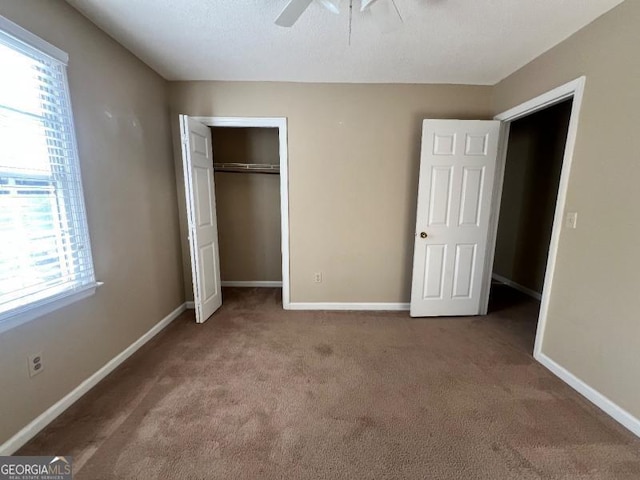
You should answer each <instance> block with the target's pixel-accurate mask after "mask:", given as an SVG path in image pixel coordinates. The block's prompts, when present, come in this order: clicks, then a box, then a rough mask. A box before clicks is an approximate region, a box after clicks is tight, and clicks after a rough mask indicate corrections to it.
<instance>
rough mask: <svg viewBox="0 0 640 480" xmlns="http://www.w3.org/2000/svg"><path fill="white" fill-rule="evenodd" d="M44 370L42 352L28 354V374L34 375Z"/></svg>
mask: <svg viewBox="0 0 640 480" xmlns="http://www.w3.org/2000/svg"><path fill="white" fill-rule="evenodd" d="M42 370H44V362H43V360H42V352H40V353H34V354H33V355H29V376H30V377H35V376H36V375H38V374H39V373H40V372H42Z"/></svg>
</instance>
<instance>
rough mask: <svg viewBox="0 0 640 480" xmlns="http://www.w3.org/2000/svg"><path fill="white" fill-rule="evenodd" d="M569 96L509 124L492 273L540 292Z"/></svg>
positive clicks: (558, 178)
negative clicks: (558, 102)
mask: <svg viewBox="0 0 640 480" xmlns="http://www.w3.org/2000/svg"><path fill="white" fill-rule="evenodd" d="M571 104H572V101H571V100H567V101H565V102H563V103H560V104H558V105H554V106H552V107H549V108H547V109H545V110H542V111H540V112H537V113H534V114H533V115H530V116H528V117H525V118H523V119H520V120H517V121H515V122H513V123H512V124H511V130H510V132H509V144H508V147H507V161H506V165H505V172H504V187H503V190H502V202H501V206H500V220H499V223H498V237H497V243H496V256H495V262H494V267H493V272H494V273H496V274H498V275H500V276H502V277H504V278H506V279H508V280H511V281H512V282H515V283H517V284H518V285H521V286H523V287H526V288H528V289H530V290H533V291H534V292H538V293H542V286H543V283H544V274H545V271H546V265H547V257H548V255H549V242H550V241H551V230H552V228H553V217H554V214H555V207H556V198H557V196H558V185H559V183H560V171H561V169H562V160H563V156H564V150H565V144H566V142H567V131H568V128H569V120H570V117H571Z"/></svg>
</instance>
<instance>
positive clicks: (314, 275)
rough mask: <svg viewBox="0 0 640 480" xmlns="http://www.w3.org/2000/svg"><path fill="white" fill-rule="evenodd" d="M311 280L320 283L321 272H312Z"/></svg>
mask: <svg viewBox="0 0 640 480" xmlns="http://www.w3.org/2000/svg"><path fill="white" fill-rule="evenodd" d="M313 281H314V282H316V283H322V272H316V273H314V274H313Z"/></svg>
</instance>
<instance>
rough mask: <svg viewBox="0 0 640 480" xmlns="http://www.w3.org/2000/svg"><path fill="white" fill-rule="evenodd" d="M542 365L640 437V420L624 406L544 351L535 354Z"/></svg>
mask: <svg viewBox="0 0 640 480" xmlns="http://www.w3.org/2000/svg"><path fill="white" fill-rule="evenodd" d="M534 356H535V358H536V360H538V361H539V362H540V363H541V364H542V365H544V366H545V367H547V368H548V369H549V370H550V371H551V372H552V373H553V374H554V375H556V376H557V377H558V378H560V379H561V380H562V381H564V382H565V383H567V384H568V385H569V386H570V387H571V388H573V389H574V390H576V391H577V392H578V393H580V394H581V395H582V396H584V397H585V398H586V399H587V400H589V401H590V402H591V403H593V404H594V405H596V406H597V407H598V408H600V409H601V410H602V411H604V412H605V413H606V414H607V415H609V416H610V417H612V418H613V419H614V420H616V421H617V422H618V423H620V424H621V425H622V426H623V427H625V428H626V429H628V430H629V431H631V432H632V433H633V434H635V435H636V436H638V437H640V420H639V419H637V418H636V417H634V416H633V415H631V414H630V413H629V412H627V411H626V410H625V409H624V408H622V407H620V406H619V405H617V404H615V403H614V402H612V401H611V400H609V399H608V398H607V397H605V396H604V395H603V394H601V393H600V392H598V391H597V390H596V389H594V388H592V387H590V386H589V385H587V384H586V383H584V382H583V381H582V380H580V379H579V378H578V377H576V376H575V375H574V374H573V373H571V372H570V371H569V370H567V369H566V368H564V367H562V366H560V365H558V364H557V363H556V362H554V361H553V360H551V358H549V357H547V356H546V355H545V354H544V353H538V354H536V355H534Z"/></svg>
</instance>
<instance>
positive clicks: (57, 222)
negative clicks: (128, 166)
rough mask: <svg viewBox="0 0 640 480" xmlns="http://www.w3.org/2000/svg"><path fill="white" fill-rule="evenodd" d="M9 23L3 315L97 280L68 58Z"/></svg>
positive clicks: (0, 224) (3, 48)
mask: <svg viewBox="0 0 640 480" xmlns="http://www.w3.org/2000/svg"><path fill="white" fill-rule="evenodd" d="M11 25H13V24H11ZM3 26H6V23H5V24H2V23H0V71H1V72H2V73H1V74H0V241H1V246H0V321H2V320H6V319H7V318H10V317H12V316H15V315H19V314H21V313H23V312H25V311H28V310H30V309H33V308H36V307H39V306H41V305H43V304H47V303H51V302H54V301H55V300H58V299H61V298H65V297H67V296H70V295H73V294H75V293H77V292H79V291H82V290H86V289H88V288H92V287H94V286H95V277H94V272H93V262H92V259H91V248H90V244H89V235H88V230H87V221H86V215H85V208H84V201H83V194H82V185H81V178H80V169H79V162H78V156H77V151H76V144H75V133H74V130H73V119H72V114H71V104H70V101H69V94H68V87H67V79H66V65H65V63H63V62H62V61H60V60H58V59H56V58H53V57H52V56H50V55H48V54H46V53H44V52H43V51H41V50H40V49H38V48H36V47H34V46H33V45H32V44H29V43H25V42H24V41H23V40H22V39H19V38H17V37H16V36H15V35H12V34H11V33H12V32H7V31H6V30H5V29H3V28H2V27H3ZM18 28H19V27H18ZM26 33H27V34H28V32H26ZM34 38H37V37H34ZM37 40H39V41H40V42H42V41H41V40H40V39H37ZM43 43H44V42H43ZM51 48H52V49H54V50H57V49H55V47H51Z"/></svg>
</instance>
